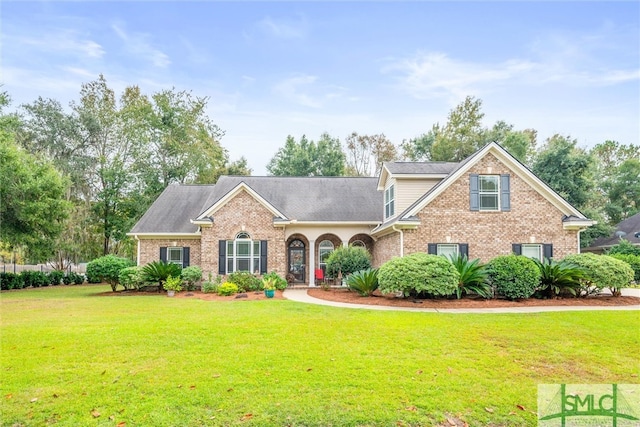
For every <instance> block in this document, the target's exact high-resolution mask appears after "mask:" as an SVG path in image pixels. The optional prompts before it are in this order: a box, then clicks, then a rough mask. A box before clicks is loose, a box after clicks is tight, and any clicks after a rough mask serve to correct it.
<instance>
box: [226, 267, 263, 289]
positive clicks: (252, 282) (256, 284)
mask: <svg viewBox="0 0 640 427" xmlns="http://www.w3.org/2000/svg"><path fill="white" fill-rule="evenodd" d="M228 279H229V282H231V283H234V284H235V285H236V286H237V287H238V291H237V292H253V291H259V290H260V289H262V280H260V279H259V278H257V277H256V276H254V275H253V274H251V273H249V272H248V271H236V272H234V273H231V274H229V277H228Z"/></svg>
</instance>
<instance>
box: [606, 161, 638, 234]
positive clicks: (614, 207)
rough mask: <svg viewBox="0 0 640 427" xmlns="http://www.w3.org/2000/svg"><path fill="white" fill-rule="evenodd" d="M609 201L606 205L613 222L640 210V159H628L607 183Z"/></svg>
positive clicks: (610, 219)
mask: <svg viewBox="0 0 640 427" xmlns="http://www.w3.org/2000/svg"><path fill="white" fill-rule="evenodd" d="M604 188H605V190H606V191H607V196H608V201H607V204H606V205H605V207H604V210H605V212H606V213H607V216H608V218H609V221H610V222H611V224H617V223H619V222H620V221H622V220H625V219H627V218H629V217H630V216H633V215H635V214H636V213H637V212H640V160H639V159H627V160H625V161H624V162H622V164H621V165H620V166H618V167H617V168H616V173H615V175H614V176H613V177H612V178H611V179H610V180H609V181H607V182H606V183H605V186H604Z"/></svg>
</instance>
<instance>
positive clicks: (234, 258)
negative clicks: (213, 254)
mask: <svg viewBox="0 0 640 427" xmlns="http://www.w3.org/2000/svg"><path fill="white" fill-rule="evenodd" d="M244 236H246V237H244ZM230 243H231V247H230V246H229V244H230ZM239 243H249V254H248V255H242V256H238V255H237V253H238V244H239ZM256 248H257V253H256ZM229 249H232V250H233V251H229ZM230 252H232V253H230ZM260 255H261V253H260V241H259V240H252V239H251V236H250V235H249V234H247V233H245V232H242V233H238V234H237V235H236V238H235V240H227V254H226V257H225V258H226V259H225V271H226V272H227V274H230V273H235V272H238V271H248V272H249V273H255V271H252V270H239V269H238V261H242V260H247V259H248V260H249V266H250V267H249V268H253V267H254V266H255V265H256V261H257V268H256V269H255V270H257V271H258V272H260V271H261V265H260V263H261V259H260ZM230 260H231V262H232V265H231V267H232V268H231V270H230V269H229V261H230Z"/></svg>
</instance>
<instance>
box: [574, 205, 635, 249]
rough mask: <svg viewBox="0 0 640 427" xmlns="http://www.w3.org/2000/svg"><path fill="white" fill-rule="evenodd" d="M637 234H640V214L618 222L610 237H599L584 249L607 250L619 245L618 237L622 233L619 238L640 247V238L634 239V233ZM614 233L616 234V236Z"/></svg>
mask: <svg viewBox="0 0 640 427" xmlns="http://www.w3.org/2000/svg"><path fill="white" fill-rule="evenodd" d="M618 232H621V233H618ZM638 232H640V212H638V213H637V214H635V215H633V216H630V217H629V218H627V219H625V220H624V221H622V222H620V223H619V224H618V225H617V226H616V230H615V232H613V233H612V234H611V236H607V237H599V238H597V239H596V240H594V241H593V243H592V244H591V246H590V247H589V248H586V250H589V249H593V248H600V247H604V248H608V247H610V246H614V245H617V244H618V243H620V237H619V235H620V234H622V233H625V234H624V235H622V236H621V237H622V238H623V239H625V240H628V241H629V242H631V243H633V244H634V245H640V237H636V233H638ZM616 233H618V235H616Z"/></svg>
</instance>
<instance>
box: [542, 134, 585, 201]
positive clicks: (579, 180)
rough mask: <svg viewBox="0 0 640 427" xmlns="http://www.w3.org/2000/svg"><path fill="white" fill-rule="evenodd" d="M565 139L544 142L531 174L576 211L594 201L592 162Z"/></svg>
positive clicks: (573, 143)
mask: <svg viewBox="0 0 640 427" xmlns="http://www.w3.org/2000/svg"><path fill="white" fill-rule="evenodd" d="M577 143H578V142H577V141H576V140H575V139H573V140H572V139H571V138H570V137H569V136H566V137H565V136H561V135H557V134H556V135H554V136H552V137H551V138H549V139H547V140H546V143H545V145H544V146H543V147H542V150H541V151H540V152H539V153H538V155H537V156H536V159H535V161H534V163H533V168H532V169H533V172H534V173H535V174H536V175H537V176H538V177H539V178H540V179H542V180H543V181H544V182H546V183H547V184H548V185H549V186H550V187H551V188H553V189H554V190H555V191H556V192H558V193H559V194H560V195H561V196H562V197H564V198H565V199H566V200H567V201H568V202H569V203H571V204H572V205H573V206H575V207H576V208H578V209H583V208H585V207H587V206H588V204H589V202H590V201H591V199H592V198H593V197H594V183H593V177H592V172H593V170H592V167H593V159H592V157H591V156H590V155H589V154H588V153H587V152H585V150H583V149H581V148H579V147H577Z"/></svg>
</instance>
